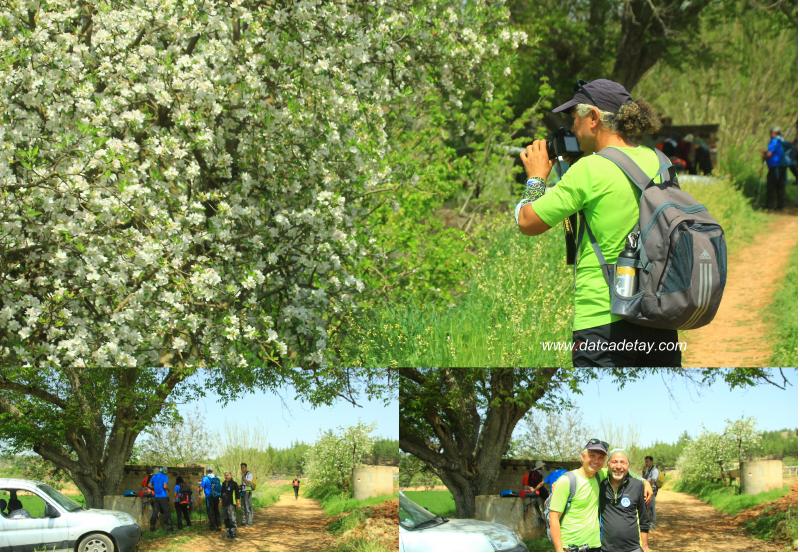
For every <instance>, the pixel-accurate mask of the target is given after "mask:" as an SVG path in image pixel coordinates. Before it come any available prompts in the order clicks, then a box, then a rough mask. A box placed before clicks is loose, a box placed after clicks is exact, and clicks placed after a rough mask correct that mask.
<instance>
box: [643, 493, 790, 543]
mask: <svg viewBox="0 0 800 553" xmlns="http://www.w3.org/2000/svg"><path fill="white" fill-rule="evenodd" d="M656 522H657V523H658V524H657V525H656V529H655V530H654V531H652V532H651V533H650V548H651V549H652V550H653V551H786V549H782V548H780V547H779V546H776V545H775V544H772V543H769V542H766V541H762V540H758V539H755V538H750V537H748V536H746V535H745V533H744V530H742V528H741V527H740V526H739V525H738V524H737V522H736V521H735V520H734V518H733V517H731V516H728V515H725V514H722V513H720V512H719V511H716V510H715V509H714V508H713V507H711V506H710V505H707V504H706V503H703V502H702V501H700V500H699V499H696V498H694V497H692V496H691V495H688V494H685V493H679V492H673V491H670V490H661V491H659V492H658V497H657V500H656Z"/></svg>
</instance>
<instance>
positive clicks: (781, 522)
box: [744, 506, 797, 551]
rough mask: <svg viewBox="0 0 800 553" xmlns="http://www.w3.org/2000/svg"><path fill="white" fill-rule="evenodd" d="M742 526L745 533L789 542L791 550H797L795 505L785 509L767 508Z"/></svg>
mask: <svg viewBox="0 0 800 553" xmlns="http://www.w3.org/2000/svg"><path fill="white" fill-rule="evenodd" d="M744 528H745V530H746V531H747V533H749V534H751V535H753V536H755V537H757V538H760V539H762V540H768V541H777V542H781V543H786V544H791V550H794V551H797V507H796V506H794V507H791V508H789V510H787V511H781V510H778V509H768V510H767V511H766V512H764V513H763V514H761V515H760V516H759V517H756V518H754V519H751V520H748V521H747V522H745V523H744ZM787 550H789V549H788V548H787Z"/></svg>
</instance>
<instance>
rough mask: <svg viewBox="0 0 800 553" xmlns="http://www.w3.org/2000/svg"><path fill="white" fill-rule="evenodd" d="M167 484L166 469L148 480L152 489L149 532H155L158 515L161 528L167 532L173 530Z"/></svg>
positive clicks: (163, 468)
mask: <svg viewBox="0 0 800 553" xmlns="http://www.w3.org/2000/svg"><path fill="white" fill-rule="evenodd" d="M168 483H169V476H167V467H161V469H160V470H159V471H158V472H157V473H156V474H154V475H153V476H152V478H150V486H151V487H152V488H153V494H154V498H153V509H152V512H151V513H150V531H151V532H155V531H156V523H157V522H158V518H159V514H160V515H161V528H162V529H163V528H166V529H167V530H170V531H172V530H174V528H173V527H172V510H171V509H170V508H169V491H168V488H167V484H168Z"/></svg>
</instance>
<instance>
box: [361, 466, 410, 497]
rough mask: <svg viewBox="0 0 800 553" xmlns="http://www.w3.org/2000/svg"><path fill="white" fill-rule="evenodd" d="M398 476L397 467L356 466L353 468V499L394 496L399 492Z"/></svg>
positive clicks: (398, 470)
mask: <svg viewBox="0 0 800 553" xmlns="http://www.w3.org/2000/svg"><path fill="white" fill-rule="evenodd" d="M399 476H400V469H399V467H386V466H379V465H358V466H356V467H354V468H353V476H352V484H353V497H354V498H355V499H367V498H368V497H376V496H379V495H392V494H396V493H397V492H398V491H399V490H400V487H399Z"/></svg>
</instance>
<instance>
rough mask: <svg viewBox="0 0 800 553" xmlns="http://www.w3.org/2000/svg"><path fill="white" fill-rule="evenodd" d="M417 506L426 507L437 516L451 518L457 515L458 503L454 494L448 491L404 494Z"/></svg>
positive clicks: (409, 492)
mask: <svg viewBox="0 0 800 553" xmlns="http://www.w3.org/2000/svg"><path fill="white" fill-rule="evenodd" d="M403 493H404V494H405V495H406V497H408V498H409V499H410V500H411V501H413V502H414V503H416V504H417V505H421V506H423V507H425V508H426V509H427V510H429V511H430V512H432V513H433V514H435V515H439V516H443V517H450V516H453V515H455V514H456V502H455V501H453V494H451V493H450V492H449V491H447V490H431V491H423V492H413V491H408V492H403Z"/></svg>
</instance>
